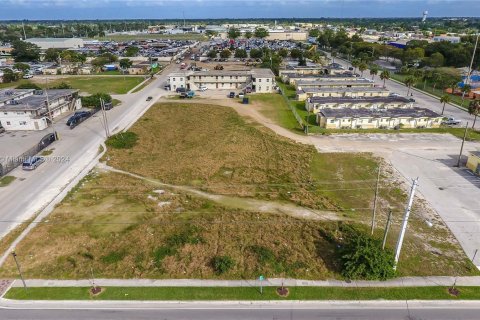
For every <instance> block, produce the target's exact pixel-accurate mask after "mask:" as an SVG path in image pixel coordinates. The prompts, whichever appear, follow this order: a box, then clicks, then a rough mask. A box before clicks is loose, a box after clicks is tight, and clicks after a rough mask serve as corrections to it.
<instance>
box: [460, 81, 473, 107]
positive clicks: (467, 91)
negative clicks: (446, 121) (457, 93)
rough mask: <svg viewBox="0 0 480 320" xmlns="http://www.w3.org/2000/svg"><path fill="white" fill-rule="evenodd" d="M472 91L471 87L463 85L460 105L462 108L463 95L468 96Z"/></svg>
mask: <svg viewBox="0 0 480 320" xmlns="http://www.w3.org/2000/svg"><path fill="white" fill-rule="evenodd" d="M471 90H472V87H471V86H470V85H469V84H464V85H463V88H462V104H461V106H462V107H463V101H464V100H465V95H468V94H470V91H471Z"/></svg>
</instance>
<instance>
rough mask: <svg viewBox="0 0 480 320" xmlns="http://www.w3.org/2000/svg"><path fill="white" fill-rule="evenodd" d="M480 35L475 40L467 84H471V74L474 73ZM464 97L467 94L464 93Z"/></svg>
mask: <svg viewBox="0 0 480 320" xmlns="http://www.w3.org/2000/svg"><path fill="white" fill-rule="evenodd" d="M479 35H480V33H477V39H476V40H475V46H474V48H473V53H472V60H470V66H469V67H468V74H467V79H466V82H465V83H466V84H470V80H471V73H472V67H473V60H475V52H476V51H477V45H478V36H479ZM463 96H465V92H464V93H463Z"/></svg>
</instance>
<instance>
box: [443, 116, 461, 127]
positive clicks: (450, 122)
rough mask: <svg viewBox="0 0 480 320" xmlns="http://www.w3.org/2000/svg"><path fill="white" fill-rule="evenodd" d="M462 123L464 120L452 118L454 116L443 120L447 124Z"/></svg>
mask: <svg viewBox="0 0 480 320" xmlns="http://www.w3.org/2000/svg"><path fill="white" fill-rule="evenodd" d="M460 123H462V120H457V119H455V118H452V117H450V118H447V119H446V120H443V121H442V124H445V125H447V126H455V125H458V124H460Z"/></svg>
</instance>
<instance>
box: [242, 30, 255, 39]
mask: <svg viewBox="0 0 480 320" xmlns="http://www.w3.org/2000/svg"><path fill="white" fill-rule="evenodd" d="M244 36H245V38H247V39H250V38H251V37H253V32H252V31H250V30H247V31H245V34H244Z"/></svg>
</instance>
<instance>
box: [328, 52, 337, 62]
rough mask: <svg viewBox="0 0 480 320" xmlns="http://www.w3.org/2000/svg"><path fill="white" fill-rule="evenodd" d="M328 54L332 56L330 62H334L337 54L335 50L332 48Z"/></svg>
mask: <svg viewBox="0 0 480 320" xmlns="http://www.w3.org/2000/svg"><path fill="white" fill-rule="evenodd" d="M330 55H331V56H332V63H335V57H336V56H337V51H335V50H332V53H331V54H330Z"/></svg>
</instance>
